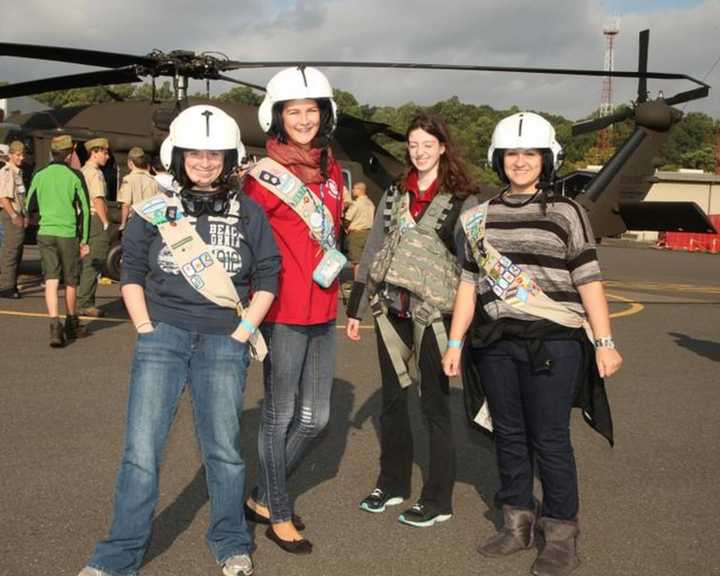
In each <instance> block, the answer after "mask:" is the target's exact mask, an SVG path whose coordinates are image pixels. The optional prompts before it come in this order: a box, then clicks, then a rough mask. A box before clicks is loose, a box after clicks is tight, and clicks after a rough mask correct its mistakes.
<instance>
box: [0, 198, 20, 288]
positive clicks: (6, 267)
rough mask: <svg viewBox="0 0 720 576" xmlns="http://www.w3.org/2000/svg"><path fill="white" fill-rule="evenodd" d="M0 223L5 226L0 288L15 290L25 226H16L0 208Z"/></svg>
mask: <svg viewBox="0 0 720 576" xmlns="http://www.w3.org/2000/svg"><path fill="white" fill-rule="evenodd" d="M0 224H2V225H3V227H4V228H5V235H4V237H3V241H2V250H0V270H2V272H0V290H15V289H16V288H17V277H18V269H19V267H20V262H21V261H22V255H23V240H24V239H25V228H22V227H19V226H16V225H15V224H14V223H13V221H12V219H11V218H10V216H8V214H7V212H5V210H0Z"/></svg>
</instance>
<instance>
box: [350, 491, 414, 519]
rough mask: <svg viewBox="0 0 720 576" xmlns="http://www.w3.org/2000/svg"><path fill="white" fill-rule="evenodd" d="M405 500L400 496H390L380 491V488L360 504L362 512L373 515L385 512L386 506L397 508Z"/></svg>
mask: <svg viewBox="0 0 720 576" xmlns="http://www.w3.org/2000/svg"><path fill="white" fill-rule="evenodd" d="M404 500H405V499H404V498H401V497H400V496H390V494H386V493H385V492H383V491H382V490H380V488H375V490H373V491H372V492H370V495H369V496H368V497H367V498H365V500H363V501H362V502H360V510H365V512H373V513H378V512H385V507H386V506H397V505H398V504H402V502H404Z"/></svg>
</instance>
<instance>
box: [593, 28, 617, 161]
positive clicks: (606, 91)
mask: <svg viewBox="0 0 720 576" xmlns="http://www.w3.org/2000/svg"><path fill="white" fill-rule="evenodd" d="M619 32H620V19H619V18H611V19H610V20H609V21H608V23H607V24H605V27H604V28H603V35H604V36H605V67H604V69H605V71H606V72H612V71H613V70H614V69H615V37H616V36H617V35H618V33H619ZM612 111H613V78H612V76H605V77H604V78H603V83H602V95H601V97H600V116H607V115H608V114H612ZM597 146H598V148H599V149H600V153H601V157H602V158H603V161H604V160H607V159H608V158H609V157H610V152H611V150H610V149H611V146H610V128H606V129H604V130H601V131H600V133H599V134H598V143H597Z"/></svg>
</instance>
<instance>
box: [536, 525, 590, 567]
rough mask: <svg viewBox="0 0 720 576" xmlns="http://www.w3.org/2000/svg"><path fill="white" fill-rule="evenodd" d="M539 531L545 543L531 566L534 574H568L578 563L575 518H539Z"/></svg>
mask: <svg viewBox="0 0 720 576" xmlns="http://www.w3.org/2000/svg"><path fill="white" fill-rule="evenodd" d="M539 525H540V531H541V533H542V534H543V536H544V540H545V543H544V545H543V547H542V550H540V554H538V557H537V559H536V560H535V563H534V564H533V567H532V573H533V574H534V575H535V576H568V574H570V573H571V572H572V571H573V570H575V568H577V567H578V565H579V564H580V560H579V559H578V556H577V538H578V536H579V535H580V528H579V527H578V522H577V520H555V519H554V518H540V522H539Z"/></svg>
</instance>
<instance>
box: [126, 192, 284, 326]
mask: <svg viewBox="0 0 720 576" xmlns="http://www.w3.org/2000/svg"><path fill="white" fill-rule="evenodd" d="M186 218H188V219H189V221H190V223H191V224H192V225H193V226H194V228H195V230H196V231H197V232H198V234H199V235H200V237H201V238H202V239H203V240H204V241H205V243H206V244H207V245H208V247H209V248H210V251H211V252H212V254H213V255H214V256H215V258H216V259H217V260H218V262H220V263H221V264H222V265H223V267H224V268H225V271H226V272H227V273H228V274H229V275H230V277H231V278H232V281H233V283H234V284H235V288H236V289H237V292H238V296H240V299H241V300H242V302H243V304H244V305H247V304H248V302H249V298H250V292H251V291H252V292H259V291H261V290H263V291H266V292H272V293H273V294H277V289H278V274H279V273H280V252H279V251H278V249H277V246H276V245H275V240H274V238H273V234H272V230H271V229H270V225H269V223H268V221H267V217H266V216H265V212H264V210H263V209H262V208H260V206H258V205H257V204H256V203H255V202H254V201H253V200H251V199H250V198H248V197H247V196H245V195H243V194H240V195H239V196H238V197H237V198H236V199H233V200H231V202H230V209H229V210H228V215H226V216H208V215H207V214H203V215H202V216H200V217H198V218H194V217H192V216H186ZM122 244H123V260H122V274H121V279H120V282H121V284H122V285H123V286H124V285H125V284H139V285H140V286H142V287H143V288H144V289H145V299H146V301H147V306H148V312H149V314H150V318H151V319H152V320H153V321H158V322H164V323H166V324H171V325H173V326H176V327H178V328H182V329H183V330H188V331H191V332H199V333H204V334H230V333H232V332H233V331H234V330H235V329H236V328H237V326H238V324H239V318H238V317H237V314H236V313H235V311H234V310H232V309H230V308H223V307H221V306H218V305H217V304H215V303H214V302H211V301H210V300H208V299H206V298H205V297H204V296H203V295H202V294H200V292H198V291H197V290H195V289H194V288H193V287H192V286H190V284H189V283H188V281H187V280H185V278H184V277H183V275H182V274H181V273H180V270H179V269H178V267H177V265H176V264H175V261H174V259H173V257H172V253H171V252H170V250H169V248H168V247H167V246H166V245H165V243H164V242H163V240H162V237H161V236H160V233H159V232H158V229H157V227H156V226H154V225H152V224H150V223H149V222H146V221H145V220H143V219H142V218H140V217H139V216H137V215H134V216H132V217H131V218H130V221H129V222H128V225H127V228H126V230H125V233H124V235H123V240H122Z"/></svg>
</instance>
